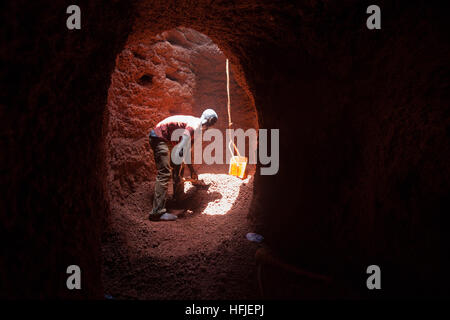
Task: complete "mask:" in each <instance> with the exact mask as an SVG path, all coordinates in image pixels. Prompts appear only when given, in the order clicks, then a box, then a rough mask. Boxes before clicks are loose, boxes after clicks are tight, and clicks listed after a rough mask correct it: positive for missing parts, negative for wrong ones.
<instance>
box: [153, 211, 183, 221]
mask: <svg viewBox="0 0 450 320" xmlns="http://www.w3.org/2000/svg"><path fill="white" fill-rule="evenodd" d="M177 218H178V217H177V216H176V215H175V214H172V213H168V212H161V213H150V214H149V215H148V219H149V220H150V221H174V220H177Z"/></svg>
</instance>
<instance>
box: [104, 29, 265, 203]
mask: <svg viewBox="0 0 450 320" xmlns="http://www.w3.org/2000/svg"><path fill="white" fill-rule="evenodd" d="M225 59H226V58H225V56H224V55H223V53H222V52H221V51H220V49H219V48H218V47H217V45H215V44H214V43H213V42H212V41H211V39H209V38H208V37H207V36H205V35H203V34H201V33H199V32H196V31H195V30H192V29H188V28H182V27H180V28H176V29H172V30H169V31H164V32H162V33H161V34H159V35H156V36H154V37H151V38H149V39H146V41H142V42H133V41H132V40H130V41H129V42H128V43H127V44H126V46H125V48H124V50H123V51H122V52H121V53H120V54H119V55H118V57H117V59H116V68H115V70H114V72H113V74H112V80H111V86H110V88H109V93H108V111H109V120H108V121H109V128H108V138H107V139H108V166H109V177H108V178H109V179H108V180H109V181H108V183H109V186H110V191H111V197H112V201H116V199H121V198H123V197H126V196H127V195H128V194H129V193H132V192H134V191H136V188H138V187H139V185H140V184H141V183H143V182H146V181H151V180H153V178H154V175H155V172H156V169H155V163H154V160H153V153H152V151H151V150H150V147H149V144H148V132H149V131H150V129H151V128H153V127H154V126H155V125H156V124H157V123H158V122H159V121H161V120H162V119H164V118H166V117H168V116H171V115H176V114H188V115H195V116H200V115H201V113H202V112H203V110H204V109H206V108H213V109H214V110H216V112H217V113H218V116H219V121H218V123H217V124H216V125H215V126H214V128H216V129H219V130H221V131H222V132H223V133H224V136H225V128H227V127H228V114H227V109H226V106H227V100H226V99H227V96H226V74H225ZM230 72H231V75H230V96H231V99H232V117H233V118H232V119H233V123H234V126H233V128H242V129H244V130H246V129H248V128H257V127H258V123H257V117H256V111H255V107H254V104H253V102H252V101H253V100H252V99H251V98H250V97H249V96H248V95H247V93H246V92H245V91H244V90H242V89H241V87H240V86H239V85H238V84H237V83H236V81H235V80H234V77H233V72H232V70H230ZM206 144H207V142H205V143H204V145H206ZM224 149H225V148H224ZM222 169H223V170H224V172H225V170H226V166H222ZM204 170H208V168H203V170H200V171H202V172H203V171H204Z"/></svg>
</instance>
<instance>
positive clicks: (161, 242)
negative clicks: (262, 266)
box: [102, 173, 260, 299]
mask: <svg viewBox="0 0 450 320" xmlns="http://www.w3.org/2000/svg"><path fill="white" fill-rule="evenodd" d="M199 178H200V179H201V180H204V181H205V182H206V183H208V184H210V186H209V188H208V189H199V188H196V187H194V186H192V184H191V183H190V182H186V183H185V195H184V198H183V199H182V201H181V203H179V204H174V203H170V202H169V203H168V208H184V209H190V210H192V211H193V212H191V213H187V214H185V215H184V216H181V217H179V219H178V220H177V221H170V222H163V221H161V222H151V221H149V220H147V216H148V213H149V212H150V210H151V208H152V206H151V203H152V194H153V183H144V184H142V185H141V187H140V189H139V190H137V191H136V192H135V193H132V194H131V195H129V196H128V197H127V198H126V199H125V200H123V201H122V202H121V203H117V204H113V205H112V208H111V216H110V217H109V219H108V226H107V228H106V230H105V232H104V234H103V239H102V241H103V248H102V254H103V272H102V277H103V284H104V289H105V295H109V296H112V297H113V298H114V299H256V298H258V289H257V283H256V274H255V270H256V265H255V260H254V255H255V251H256V250H257V248H258V247H259V246H260V244H257V243H254V242H250V241H248V240H247V239H246V237H245V235H246V234H247V233H248V232H252V231H253V230H252V229H251V227H250V225H249V223H248V221H247V213H248V208H249V205H250V202H251V200H252V191H253V178H252V176H249V177H248V178H247V179H245V180H241V179H239V178H237V177H233V176H229V175H227V174H213V173H203V174H200V175H199ZM171 189H172V188H171V187H170V188H169V190H171Z"/></svg>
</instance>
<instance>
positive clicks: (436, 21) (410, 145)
mask: <svg viewBox="0 0 450 320" xmlns="http://www.w3.org/2000/svg"><path fill="white" fill-rule="evenodd" d="M68 4H69V3H67V2H64V1H45V0H44V1H39V2H37V1H34V2H33V1H24V0H14V1H12V0H11V1H5V2H4V3H2V5H3V6H2V10H1V12H0V15H1V17H0V21H1V23H2V28H0V34H1V39H3V40H4V41H3V43H2V46H1V48H0V57H1V61H2V70H1V81H0V84H1V88H0V92H1V95H2V99H1V106H0V114H1V116H0V121H1V126H0V137H1V139H0V143H1V150H2V156H1V157H0V161H1V170H0V175H1V183H2V186H5V189H6V190H5V192H3V193H2V197H1V198H0V201H1V203H0V208H1V211H0V219H1V223H0V234H1V236H2V237H3V241H2V243H1V246H2V247H1V256H0V270H1V273H0V296H1V297H2V298H3V297H8V298H11V297H18V296H21V297H33V298H39V297H70V298H77V297H83V298H89V297H91V298H92V297H97V298H99V297H100V298H101V297H103V289H102V284H101V281H100V279H101V277H100V270H101V259H100V234H101V232H102V230H104V226H103V224H102V223H101V222H102V219H103V218H105V217H107V216H109V214H110V211H109V208H110V203H109V201H108V200H109V197H108V192H109V191H108V190H109V189H108V188H107V184H108V181H109V177H108V171H107V159H108V154H107V152H108V151H107V146H105V140H106V133H107V127H106V126H105V123H106V121H105V118H106V115H105V113H106V110H108V108H107V96H108V88H110V84H111V83H110V82H111V74H112V73H113V72H114V65H115V59H116V57H117V55H118V54H119V53H120V52H121V51H122V50H123V49H124V46H126V43H139V42H146V41H148V39H150V38H151V37H152V36H155V35H157V34H160V33H161V32H162V31H164V30H171V29H173V28H175V27H178V26H185V27H189V28H193V29H195V30H198V31H199V32H202V33H204V34H206V35H208V37H210V38H211V39H212V40H213V41H214V42H215V43H216V44H217V45H218V46H219V48H220V49H221V51H222V52H223V53H224V54H225V55H226V56H227V57H228V58H229V59H230V61H231V64H232V67H233V71H234V73H235V74H234V76H235V79H236V81H237V82H238V83H239V84H240V86H241V87H242V88H243V89H244V91H246V92H250V93H251V94H252V95H253V97H254V100H255V106H256V107H257V112H258V122H259V125H260V127H262V128H269V129H270V128H279V129H280V132H281V133H280V139H281V144H280V171H279V173H278V174H277V175H276V176H258V174H256V175H255V178H254V189H255V195H254V197H253V205H252V206H251V209H252V213H251V216H252V217H253V218H254V220H255V221H256V222H258V223H260V224H261V229H262V230H263V232H262V233H263V235H264V236H265V239H266V243H267V244H269V245H270V246H271V247H273V248H274V249H275V250H277V251H278V252H279V253H280V254H281V255H283V256H285V257H288V258H289V259H291V260H292V261H293V262H295V263H296V264H297V265H299V266H305V265H307V266H308V268H309V269H311V270H313V271H315V270H325V271H326V272H327V273H329V274H333V275H334V276H335V277H336V278H338V279H340V280H341V281H342V282H344V283H347V284H351V285H352V286H353V287H354V288H356V289H358V290H360V295H361V296H363V297H364V296H365V297H367V296H370V294H371V293H368V292H367V288H366V287H365V280H366V278H365V276H366V274H365V270H366V268H367V266H368V265H370V264H374V263H377V264H379V265H380V266H381V268H382V270H383V271H382V272H383V276H382V277H383V278H382V279H383V290H381V291H382V297H399V296H400V297H407V296H448V288H449V287H450V280H449V277H447V276H446V275H447V274H448V269H449V268H450V257H449V252H450V250H449V244H450V239H449V233H448V225H449V223H450V221H449V215H448V212H450V206H449V202H448V200H447V199H448V195H449V194H450V167H449V161H448V159H450V143H449V123H450V115H449V108H448V105H449V95H448V92H449V83H450V80H449V74H450V73H449V59H448V57H449V56H450V54H449V52H450V51H449V49H450V45H449V42H448V39H449V34H448V30H450V28H449V27H448V21H449V20H448V17H447V15H448V14H447V12H446V11H445V10H443V7H444V6H443V5H442V4H441V3H440V2H436V3H435V2H433V3H431V2H430V1H424V0H421V1H414V2H413V1H390V0H389V1H386V0H380V1H377V4H378V5H379V6H380V7H381V8H382V10H383V14H382V19H383V20H382V29H381V30H375V31H374V30H368V29H367V28H366V26H365V20H366V17H367V14H366V9H367V6H368V5H369V4H371V3H369V2H366V1H359V0H350V1H345V2H344V1H327V0H308V1H298V2H292V1H279V2H278V1H277V2H269V1H260V0H249V1H235V2H234V3H230V2H228V1H227V2H220V1H208V0H205V1H203V0H200V1H184V0H180V1H171V0H165V1H153V0H147V1H128V0H127V1H125V0H115V1H105V0H98V1H87V0H79V1H77V4H79V5H80V6H81V8H83V9H82V10H83V14H82V17H83V18H82V19H83V21H82V29H81V30H78V31H68V30H67V29H66V28H65V24H64V18H65V12H66V8H67V5H68ZM127 39H128V40H127ZM127 41H128V42H127ZM146 79H148V78H144V79H142V80H143V83H147V81H146ZM244 80H245V81H244ZM244 82H245V83H244ZM143 121H146V120H145V119H144V120H143ZM256 173H258V170H257V171H256ZM280 216H281V217H282V219H280ZM74 262H75V263H77V264H78V265H80V267H81V269H82V270H83V275H84V276H83V279H84V284H85V287H84V289H83V290H81V291H75V290H73V291H68V290H67V288H66V286H65V281H66V278H67V274H66V268H67V266H68V265H70V264H73V263H74ZM443 275H444V276H443ZM412 279H414V280H413V281H412ZM293 298H295V296H293Z"/></svg>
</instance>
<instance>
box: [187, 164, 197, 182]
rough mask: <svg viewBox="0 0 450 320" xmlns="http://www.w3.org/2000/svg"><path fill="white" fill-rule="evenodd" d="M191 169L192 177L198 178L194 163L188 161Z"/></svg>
mask: <svg viewBox="0 0 450 320" xmlns="http://www.w3.org/2000/svg"><path fill="white" fill-rule="evenodd" d="M188 167H189V171H190V172H191V178H192V179H194V180H198V175H197V172H195V169H194V166H193V165H192V163H188Z"/></svg>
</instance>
